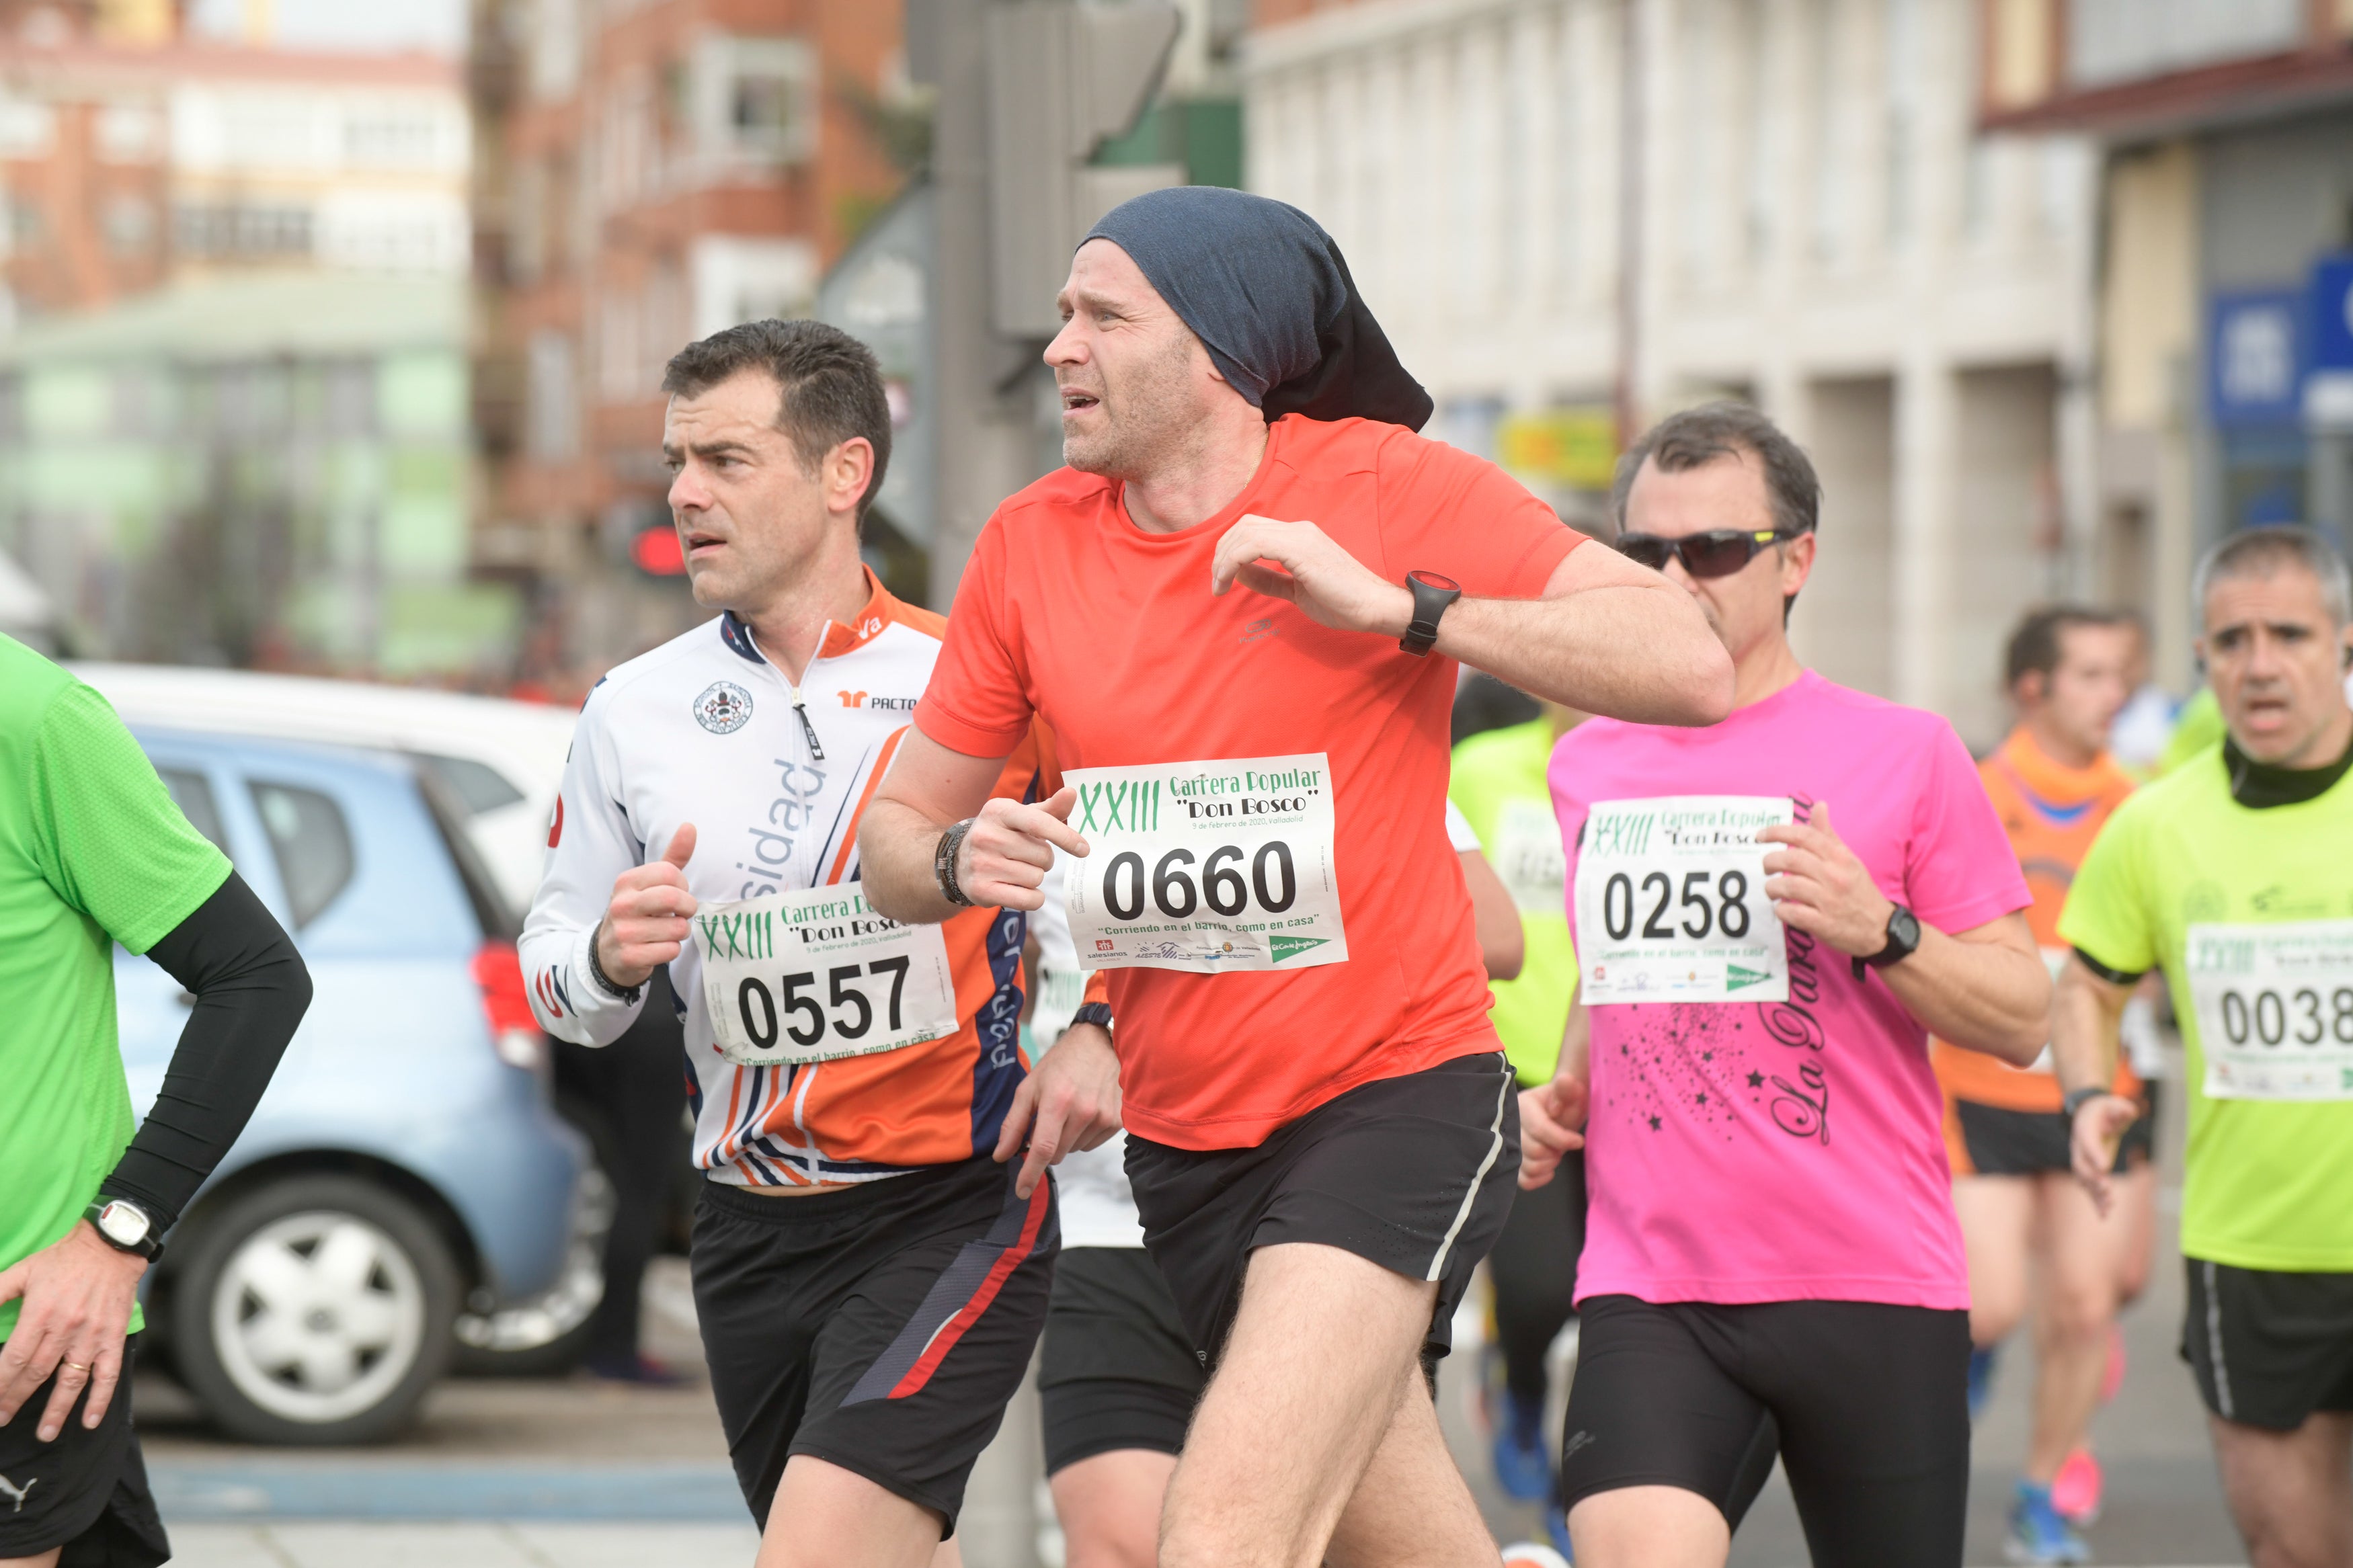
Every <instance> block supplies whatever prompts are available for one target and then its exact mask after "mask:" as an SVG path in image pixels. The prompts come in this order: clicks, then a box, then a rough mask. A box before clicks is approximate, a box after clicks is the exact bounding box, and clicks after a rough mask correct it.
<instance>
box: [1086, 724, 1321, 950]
mask: <svg viewBox="0 0 2353 1568" xmlns="http://www.w3.org/2000/svg"><path fill="white" fill-rule="evenodd" d="M1063 777H1064V779H1065V780H1066V781H1067V782H1068V783H1069V784H1071V785H1072V786H1074V787H1075V788H1076V789H1077V790H1078V792H1079V801H1078V805H1077V807H1076V808H1075V809H1074V810H1072V811H1071V826H1072V827H1075V828H1077V829H1078V830H1079V832H1080V833H1081V834H1082V835H1083V836H1084V837H1085V838H1086V840H1087V847H1088V850H1089V853H1088V855H1087V857H1086V858H1084V859H1083V860H1073V861H1072V862H1071V868H1070V873H1069V894H1068V900H1067V903H1068V908H1069V910H1070V915H1071V940H1072V941H1073V942H1076V943H1077V944H1078V949H1079V963H1080V964H1081V966H1082V967H1083V968H1087V969H1126V968H1145V969H1181V970H1187V971H1189V972H1191V973H1197V974H1217V973H1225V972H1227V971H1229V970H1241V969H1307V968H1312V967H1313V966H1314V965H1316V964H1319V963H1345V962H1346V961H1347V957H1348V934H1347V931H1345V929H1344V928H1343V926H1342V923H1341V918H1340V885H1339V880H1338V878H1337V877H1336V876H1335V873H1334V870H1333V865H1332V858H1333V857H1332V837H1333V829H1334V826H1335V822H1336V821H1337V818H1336V816H1335V813H1334V811H1333V803H1332V768H1331V764H1330V763H1328V762H1327V761H1326V760H1325V758H1324V753H1323V752H1313V753H1309V754H1305V755H1301V756H1295V757H1248V758H1239V759H1236V760H1234V761H1231V762H1214V763H1153V764H1150V765H1148V766H1144V767H1133V768H1073V769H1071V770H1070V771H1068V772H1067V773H1064V774H1063Z"/></svg>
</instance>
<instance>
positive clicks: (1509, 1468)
mask: <svg viewBox="0 0 2353 1568" xmlns="http://www.w3.org/2000/svg"><path fill="white" fill-rule="evenodd" d="M1501 1403H1502V1406H1503V1408H1502V1410H1501V1411H1500V1413H1499V1414H1501V1415H1502V1416H1503V1419H1502V1420H1500V1421H1498V1422H1496V1423H1495V1484H1496V1485H1497V1486H1500V1487H1502V1488H1503V1489H1504V1496H1505V1497H1508V1498H1511V1499H1512V1500H1514V1501H1516V1502H1542V1501H1543V1500H1545V1499H1546V1498H1547V1497H1549V1496H1550V1495H1551V1494H1552V1455H1551V1453H1550V1452H1549V1451H1547V1449H1546V1446H1545V1440H1544V1401H1542V1400H1540V1399H1539V1400H1535V1401H1534V1402H1529V1401H1525V1400H1523V1399H1522V1398H1521V1397H1520V1395H1518V1394H1514V1393H1512V1392H1511V1391H1510V1390H1509V1389H1506V1390H1504V1397H1503V1400H1502V1401H1501Z"/></svg>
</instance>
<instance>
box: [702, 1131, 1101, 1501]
mask: <svg viewBox="0 0 2353 1568" xmlns="http://www.w3.org/2000/svg"><path fill="white" fill-rule="evenodd" d="M1016 1169H1018V1167H1011V1166H1006V1165H1000V1164H998V1163H996V1162H995V1161H994V1160H991V1159H988V1158H987V1156H983V1157H981V1158H979V1159H976V1160H970V1161H966V1162H965V1163H961V1164H955V1165H942V1166H938V1167H935V1168H934V1169H931V1170H925V1171H918V1172H915V1173H912V1174H909V1175H904V1176H892V1177H888V1178H886V1179H884V1180H881V1181H877V1182H868V1183H865V1184H862V1185H860V1186H854V1187H843V1188H840V1189H839V1190H837V1191H833V1192H828V1193H818V1194H813V1195H809V1196H804V1197H789V1198H784V1197H761V1196H759V1195H757V1194H751V1193H745V1192H743V1191H740V1190H738V1189H736V1188H733V1187H730V1186H725V1185H722V1184H719V1183H716V1182H712V1183H706V1184H704V1185H703V1189H702V1200H701V1202H700V1203H699V1204H698V1205H696V1208H695V1215H694V1247H693V1256H692V1263H693V1271H694V1305H695V1310H696V1313H697V1314H698V1316H699V1317H700V1318H701V1320H702V1345H703V1351H704V1352H705V1354H706V1355H707V1356H708V1357H709V1360H710V1363H711V1391H712V1397H713V1398H714V1399H715V1400H716V1401H717V1403H718V1405H719V1421H720V1425H721V1426H723V1427H725V1428H726V1432H727V1451H728V1454H729V1457H730V1458H733V1460H734V1463H735V1479H736V1480H737V1482H738V1483H740V1484H741V1485H742V1487H743V1489H744V1501H745V1502H747V1503H749V1504H750V1505H751V1509H752V1517H753V1519H754V1521H759V1522H762V1523H765V1521H766V1520H767V1517H768V1505H769V1503H770V1502H772V1501H773V1500H775V1498H776V1483H777V1482H778V1480H780V1479H782V1478H783V1476H784V1473H785V1461H786V1458H789V1457H791V1456H792V1455H795V1454H808V1455H811V1456H813V1457H815V1458H820V1459H824V1460H827V1461H828V1462H830V1463H832V1464H836V1465H839V1466H840V1467H841V1468H844V1469H847V1470H853V1471H855V1472H857V1473H858V1474H859V1475H861V1476H864V1477H865V1478H866V1479H869V1480H871V1481H873V1482H874V1483H876V1484H877V1485H878V1486H882V1487H887V1488H888V1489H891V1490H892V1491H894V1492H896V1493H898V1494H899V1495H900V1496H901V1497H903V1498H906V1499H908V1500H911V1501H913V1502H916V1503H920V1504H921V1505H923V1507H925V1508H928V1509H930V1510H933V1511H934V1512H935V1513H937V1514H939V1516H940V1518H941V1527H940V1533H941V1535H942V1536H943V1537H944V1536H946V1535H947V1534H948V1533H949V1532H951V1531H954V1530H955V1518H956V1511H957V1510H958V1509H959V1508H961V1507H962V1506H963V1503H964V1488H965V1479H967V1478H968V1477H970V1475H971V1474H972V1466H973V1461H974V1460H975V1459H976V1458H979V1457H980V1451H981V1449H983V1448H985V1447H987V1446H988V1441H989V1439H990V1438H992V1437H994V1436H996V1435H997V1423H998V1422H999V1421H1000V1420H1001V1419H1002V1418H1003V1416H1004V1415H1005V1405H1006V1402H1007V1401H1008V1400H1009V1399H1011V1398H1012V1397H1013V1394H1014V1392H1015V1390H1017V1389H1018V1388H1019V1387H1020V1386H1021V1379H1022V1378H1023V1376H1024V1375H1026V1374H1027V1373H1028V1372H1029V1352H1030V1351H1031V1350H1032V1349H1033V1348H1035V1347H1036V1345H1037V1342H1038V1331H1039V1327H1040V1326H1041V1325H1042V1324H1043V1323H1044V1322H1045V1321H1046V1295H1047V1290H1048V1288H1049V1286H1050V1283H1051V1281H1052V1279H1053V1258H1054V1252H1055V1249H1056V1247H1058V1246H1059V1245H1060V1228H1059V1226H1057V1224H1056V1221H1055V1216H1054V1201H1053V1189H1052V1184H1050V1183H1047V1182H1040V1183H1039V1184H1038V1190H1037V1191H1036V1192H1034V1193H1032V1194H1030V1195H1029V1197H1028V1198H1027V1199H1023V1198H1017V1197H1015V1196H1014V1195H1013V1173H1014V1171H1015V1170H1016Z"/></svg>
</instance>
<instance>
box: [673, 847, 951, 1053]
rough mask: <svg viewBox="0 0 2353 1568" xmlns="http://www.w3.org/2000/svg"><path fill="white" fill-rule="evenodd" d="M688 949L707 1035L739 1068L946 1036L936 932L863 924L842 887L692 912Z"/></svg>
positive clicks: (861, 903)
mask: <svg viewBox="0 0 2353 1568" xmlns="http://www.w3.org/2000/svg"><path fill="white" fill-rule="evenodd" d="M694 943H695V945H696V946H697V947H698V948H700V949H701V950H702V1000H703V1005H704V1007H705V1008H706V1009H707V1010H708V1011H709V1013H710V1015H711V1027H712V1035H713V1037H715V1039H716V1041H717V1044H718V1047H719V1051H720V1054H721V1055H723V1056H724V1057H725V1058H727V1059H728V1060H729V1061H731V1062H734V1063H736V1064H738V1065H740V1066H744V1067H786V1066H797V1065H800V1064H803V1063H807V1062H826V1061H834V1060H838V1059H839V1058H843V1057H863V1056H871V1055H873V1054H874V1053H876V1052H878V1051H892V1050H897V1049H899V1048H900V1047H902V1046H913V1045H921V1044H922V1043H923V1042H924V1041H926V1040H937V1039H943V1038H945V1037H947V1036H949V1035H953V1034H955V1030H956V1012H955V977H954V976H953V975H952V974H950V973H949V972H948V950H947V943H946V942H945V941H944V940H943V938H942V937H941V935H940V928H939V927H937V926H935V925H924V926H910V925H902V924H900V923H899V922H898V921H894V920H892V919H891V918H889V917H888V916H886V915H880V914H877V913H875V912H874V910H873V909H872V908H871V906H870V905H869V904H868V903H867V902H866V897H865V895H864V894H863V893H862V892H860V890H859V888H858V885H857V884H856V883H854V882H847V883H841V884H839V885H837V886H833V887H828V888H817V889H811V890H809V891H807V892H805V893H771V894H769V895H768V896H767V897H765V898H760V899H746V900H744V901H742V902H741V903H729V904H704V905H702V908H701V909H700V910H698V911H697V912H696V914H695V917H694Z"/></svg>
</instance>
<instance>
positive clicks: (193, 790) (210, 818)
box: [155, 768, 228, 855]
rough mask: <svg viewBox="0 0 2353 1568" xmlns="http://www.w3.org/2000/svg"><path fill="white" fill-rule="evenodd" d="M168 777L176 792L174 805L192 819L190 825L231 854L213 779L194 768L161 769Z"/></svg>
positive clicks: (168, 785) (167, 785)
mask: <svg viewBox="0 0 2353 1568" xmlns="http://www.w3.org/2000/svg"><path fill="white" fill-rule="evenodd" d="M155 771H156V772H157V773H161V774H162V775H163V777H164V788H165V789H167V790H169V791H171V792H172V804H173V805H176V806H178V807H179V808H180V815H181V816H185V817H186V818H187V819H188V826H191V827H193V828H195V830H196V831H197V832H199V833H201V834H203V835H204V836H205V837H207V838H209V839H211V840H212V841H213V847H214V848H216V849H217V850H219V851H220V852H221V853H222V854H224V855H227V853H228V830H227V828H224V827H223V826H221V815H220V802H218V801H216V800H215V799H214V798H213V784H212V781H211V780H210V779H208V778H206V777H205V775H204V774H202V773H198V772H196V771H195V769H194V768H157V769H156V770H155Z"/></svg>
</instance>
